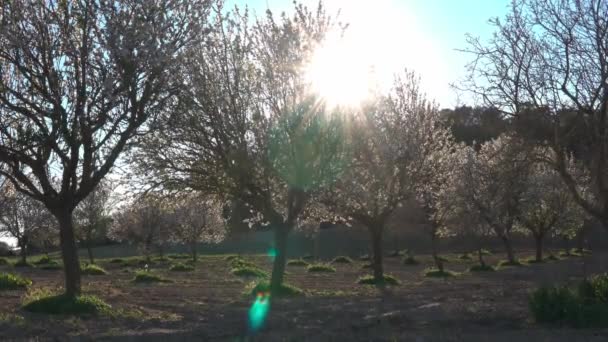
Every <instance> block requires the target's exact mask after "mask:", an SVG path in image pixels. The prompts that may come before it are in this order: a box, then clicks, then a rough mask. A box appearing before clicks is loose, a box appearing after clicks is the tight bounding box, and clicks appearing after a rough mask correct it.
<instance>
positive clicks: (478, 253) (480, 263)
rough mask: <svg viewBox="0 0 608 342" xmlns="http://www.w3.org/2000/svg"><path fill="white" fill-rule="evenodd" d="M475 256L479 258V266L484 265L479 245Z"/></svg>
mask: <svg viewBox="0 0 608 342" xmlns="http://www.w3.org/2000/svg"><path fill="white" fill-rule="evenodd" d="M477 257H478V258H479V266H481V267H486V262H485V261H484V260H483V251H482V248H481V247H479V248H478V249H477Z"/></svg>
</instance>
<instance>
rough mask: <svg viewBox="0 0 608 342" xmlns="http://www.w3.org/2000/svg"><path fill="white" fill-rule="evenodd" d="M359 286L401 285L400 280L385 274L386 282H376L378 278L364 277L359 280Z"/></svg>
mask: <svg viewBox="0 0 608 342" xmlns="http://www.w3.org/2000/svg"><path fill="white" fill-rule="evenodd" d="M357 284H361V285H399V280H397V279H396V278H395V277H393V276H391V275H388V274H385V275H384V281H381V282H379V283H378V282H376V278H374V276H373V275H366V276H363V277H360V278H359V279H358V280H357Z"/></svg>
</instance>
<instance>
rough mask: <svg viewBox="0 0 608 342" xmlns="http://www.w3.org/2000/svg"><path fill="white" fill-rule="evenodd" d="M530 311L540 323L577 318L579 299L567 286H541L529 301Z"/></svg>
mask: <svg viewBox="0 0 608 342" xmlns="http://www.w3.org/2000/svg"><path fill="white" fill-rule="evenodd" d="M529 306H530V311H532V314H533V315H534V318H535V319H536V321H537V322H539V323H549V322H551V323H552V322H561V321H565V320H571V319H573V318H574V319H576V318H575V316H576V314H577V312H579V308H578V300H577V298H576V296H575V295H574V293H573V292H572V291H571V290H570V289H569V288H567V287H541V288H540V289H538V290H536V291H534V292H533V293H532V295H531V297H530V301H529Z"/></svg>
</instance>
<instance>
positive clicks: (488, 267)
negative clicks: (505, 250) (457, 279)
mask: <svg viewBox="0 0 608 342" xmlns="http://www.w3.org/2000/svg"><path fill="white" fill-rule="evenodd" d="M494 271H496V268H494V266H491V265H473V266H471V267H470V268H469V272H494Z"/></svg>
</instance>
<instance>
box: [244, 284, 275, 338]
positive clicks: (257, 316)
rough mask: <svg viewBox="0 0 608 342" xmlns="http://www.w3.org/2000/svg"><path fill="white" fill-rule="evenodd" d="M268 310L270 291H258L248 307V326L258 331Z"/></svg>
mask: <svg viewBox="0 0 608 342" xmlns="http://www.w3.org/2000/svg"><path fill="white" fill-rule="evenodd" d="M269 310H270V293H268V292H259V293H258V294H257V296H256V298H255V301H254V302H253V304H252V305H251V308H250V309H249V328H250V329H251V330H252V331H254V332H255V331H258V330H259V329H261V328H262V326H264V322H265V321H266V317H267V316H268V311H269Z"/></svg>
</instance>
